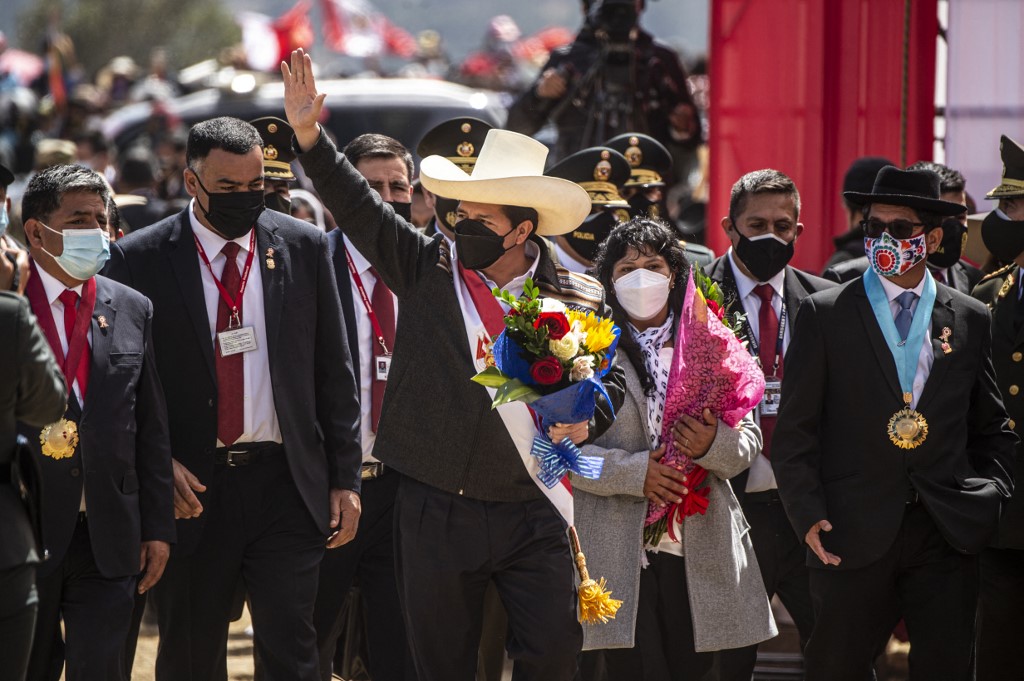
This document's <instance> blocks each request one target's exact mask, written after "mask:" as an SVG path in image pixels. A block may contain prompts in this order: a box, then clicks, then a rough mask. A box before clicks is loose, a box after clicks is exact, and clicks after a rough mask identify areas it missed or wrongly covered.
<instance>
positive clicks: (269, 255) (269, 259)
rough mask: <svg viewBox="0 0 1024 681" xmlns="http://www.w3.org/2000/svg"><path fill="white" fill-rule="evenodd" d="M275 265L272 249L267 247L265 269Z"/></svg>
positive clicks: (272, 267)
mask: <svg viewBox="0 0 1024 681" xmlns="http://www.w3.org/2000/svg"><path fill="white" fill-rule="evenodd" d="M275 267H277V263H275V262H274V249H273V248H268V249H267V269H268V270H272V269H274V268H275Z"/></svg>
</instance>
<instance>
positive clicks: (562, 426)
mask: <svg viewBox="0 0 1024 681" xmlns="http://www.w3.org/2000/svg"><path fill="white" fill-rule="evenodd" d="M548 437H549V438H551V441H552V442H561V441H562V440H564V439H565V438H569V439H570V440H572V443H573V444H574V445H581V444H583V443H584V442H586V441H587V438H589V437H590V421H581V422H580V423H556V424H555V425H553V426H551V427H550V428H548Z"/></svg>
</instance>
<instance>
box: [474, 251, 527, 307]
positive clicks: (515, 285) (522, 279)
mask: <svg viewBox="0 0 1024 681" xmlns="http://www.w3.org/2000/svg"><path fill="white" fill-rule="evenodd" d="M526 257H527V258H533V262H532V263H531V264H530V267H529V269H527V270H526V272H525V273H524V274H521V275H519V276H518V277H516V278H515V279H513V280H512V281H510V282H508V283H507V284H505V285H504V286H500V287H499V286H498V285H497V284H495V283H494V282H493V281H491V280H490V279H488V278H487V277H486V276H483V272H481V273H480V275H481V278H482V279H483V280H484V282H485V283H486V284H487V287H488V288H491V289H494V288H502V289H504V290H506V291H508V292H509V293H511V294H512V296H513V297H515V298H518V297H519V296H521V295H523V287H524V286H526V280H527V279H533V277H534V274H536V272H537V265H538V264H539V263H540V246H538V245H537V244H536V243H534V242H532V241H527V242H526ZM495 300H498V299H497V298H495ZM498 302H499V303H501V309H502V310H504V311H505V312H508V311H509V306H508V305H507V304H506V303H505V301H503V300H498Z"/></svg>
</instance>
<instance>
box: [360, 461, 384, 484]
mask: <svg viewBox="0 0 1024 681" xmlns="http://www.w3.org/2000/svg"><path fill="white" fill-rule="evenodd" d="M385 470H386V469H385V468H384V464H382V463H381V462H380V461H366V462H365V463H363V465H362V466H361V467H360V468H359V477H360V479H362V480H376V479H377V478H379V477H380V476H382V475H384V472H385Z"/></svg>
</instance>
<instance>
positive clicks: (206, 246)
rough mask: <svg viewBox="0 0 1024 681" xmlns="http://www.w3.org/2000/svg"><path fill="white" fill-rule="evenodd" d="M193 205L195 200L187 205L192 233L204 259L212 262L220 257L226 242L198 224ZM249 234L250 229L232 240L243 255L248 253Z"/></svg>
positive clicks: (201, 224) (204, 226)
mask: <svg viewBox="0 0 1024 681" xmlns="http://www.w3.org/2000/svg"><path fill="white" fill-rule="evenodd" d="M195 203H196V200H195V199H192V201H191V202H190V203H189V204H188V219H189V221H191V223H192V233H193V234H195V235H196V238H197V239H199V243H200V244H202V245H203V250H204V251H205V252H206V257H207V258H209V259H210V262H213V261H214V259H215V258H216V257H217V256H219V255H220V251H221V249H222V248H224V244H226V243H227V242H228V240H227V239H225V238H224V237H222V236H221V235H220V234H216V233H215V232H213V231H211V230H210V228H209V227H207V226H206V225H204V224H203V223H201V222H199V218H197V217H196V212H195ZM251 232H252V230H251V229H250V230H249V231H248V232H246V233H245V234H243V235H242V236H240V237H238V238H237V239H233V241H234V242H235V243H236V244H238V246H239V247H240V248H241V249H242V251H244V252H245V253H248V252H249V238H250V233H251Z"/></svg>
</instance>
